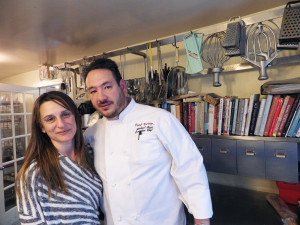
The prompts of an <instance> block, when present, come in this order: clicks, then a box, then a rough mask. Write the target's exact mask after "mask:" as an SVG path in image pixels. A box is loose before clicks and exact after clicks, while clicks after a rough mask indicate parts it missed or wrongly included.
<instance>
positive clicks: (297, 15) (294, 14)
mask: <svg viewBox="0 0 300 225" xmlns="http://www.w3.org/2000/svg"><path fill="white" fill-rule="evenodd" d="M298 3H300V1H291V2H288V3H287V4H286V7H285V8H284V12H283V16H282V23H281V29H280V33H279V38H278V40H279V44H280V45H283V44H296V43H299V42H300V23H299V21H300V5H297V6H293V7H292V4H298Z"/></svg>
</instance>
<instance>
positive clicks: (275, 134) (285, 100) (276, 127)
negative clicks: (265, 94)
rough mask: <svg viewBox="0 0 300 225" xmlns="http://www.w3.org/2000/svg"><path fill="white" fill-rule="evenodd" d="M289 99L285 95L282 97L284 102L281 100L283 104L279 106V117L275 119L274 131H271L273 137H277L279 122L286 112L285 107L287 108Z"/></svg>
mask: <svg viewBox="0 0 300 225" xmlns="http://www.w3.org/2000/svg"><path fill="white" fill-rule="evenodd" d="M289 99H290V96H289V95H287V96H285V97H284V100H283V103H282V106H281V110H280V113H279V116H278V118H277V121H276V124H275V127H274V130H273V134H272V136H273V137H276V136H277V132H278V129H279V126H280V124H281V121H282V118H283V114H284V112H285V110H286V107H287V104H288V102H289Z"/></svg>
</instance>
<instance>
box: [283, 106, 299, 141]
mask: <svg viewBox="0 0 300 225" xmlns="http://www.w3.org/2000/svg"><path fill="white" fill-rule="evenodd" d="M299 105H300V102H298V105H297V108H296V110H295V112H294V115H293V118H292V121H291V124H290V127H289V129H288V131H287V133H286V135H285V136H286V137H292V134H293V132H294V129H295V128H296V126H297V123H298V120H299V118H300V110H299Z"/></svg>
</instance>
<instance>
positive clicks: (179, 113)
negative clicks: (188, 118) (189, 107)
mask: <svg viewBox="0 0 300 225" xmlns="http://www.w3.org/2000/svg"><path fill="white" fill-rule="evenodd" d="M175 107H176V118H177V119H178V120H179V122H180V123H182V121H181V110H180V108H181V107H180V104H179V105H176V106H175Z"/></svg>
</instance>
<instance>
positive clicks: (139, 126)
mask: <svg viewBox="0 0 300 225" xmlns="http://www.w3.org/2000/svg"><path fill="white" fill-rule="evenodd" d="M153 126H154V123H152V122H149V123H136V124H135V127H136V130H135V134H138V140H139V139H140V136H141V135H142V134H143V133H144V132H152V130H153Z"/></svg>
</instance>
